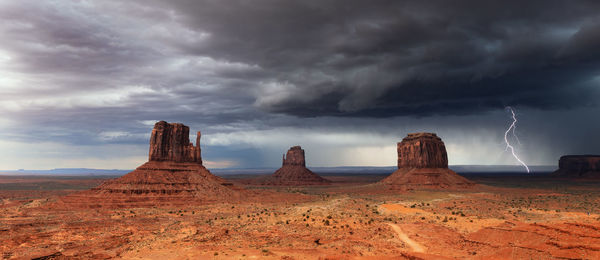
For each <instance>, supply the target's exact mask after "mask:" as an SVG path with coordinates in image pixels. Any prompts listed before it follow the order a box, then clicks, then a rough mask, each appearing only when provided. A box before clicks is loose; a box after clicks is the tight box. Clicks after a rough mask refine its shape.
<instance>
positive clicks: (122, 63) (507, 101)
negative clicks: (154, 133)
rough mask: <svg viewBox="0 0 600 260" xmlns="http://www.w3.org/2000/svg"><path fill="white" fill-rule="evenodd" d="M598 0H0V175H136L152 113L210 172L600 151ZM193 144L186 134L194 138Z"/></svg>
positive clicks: (547, 158) (493, 160)
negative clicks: (406, 152)
mask: <svg viewBox="0 0 600 260" xmlns="http://www.w3.org/2000/svg"><path fill="white" fill-rule="evenodd" d="M598 10H600V1H577V0H564V1H553V0H544V1H536V0H532V1H513V0H506V1H485V0H477V1H475V0H474V1H460V0H459V1H445V0H432V1H383V0H371V1H355V0H319V1H312V0H302V1H300V0H289V1H279V0H252V1H249V0H226V1H222V0H193V1H192V0H171V1H153V0H130V1H112V0H103V1H84V0H79V1H76V0H73V1H68V0H62V1H47V0H19V1H12V0H0V35H1V40H0V170H11V169H52V168H71V167H77V168H80V167H87V168H102V169H132V168H135V167H136V166H138V165H140V164H141V163H143V162H144V161H146V160H147V156H148V142H149V136H150V132H151V130H152V127H153V125H154V123H155V122H156V121H159V120H165V121H168V122H181V123H184V124H186V125H188V126H190V130H191V132H193V133H195V132H196V131H202V140H201V145H202V154H203V159H204V161H205V165H206V166H208V167H209V168H224V167H239V168H247V167H277V166H279V164H280V163H281V155H282V154H283V153H284V152H285V151H286V150H287V149H288V148H289V147H290V146H293V145H301V146H302V147H303V148H304V149H305V150H306V156H307V165H308V166H391V165H395V164H396V159H397V154H396V143H397V142H399V141H401V140H402V138H403V137H404V136H406V134H407V133H410V132H422V131H424V132H435V133H437V134H438V135H439V136H440V137H441V138H442V139H443V141H444V142H445V144H446V148H447V150H448V157H449V163H450V164H453V165H458V164H478V165H496V164H502V165H517V164H518V162H517V161H516V160H515V159H514V158H513V157H512V156H511V155H510V153H509V152H507V151H506V149H505V148H506V145H505V143H504V139H503V138H504V131H505V130H506V129H507V128H508V126H509V125H510V123H511V118H510V113H509V112H508V111H507V110H506V107H507V106H510V107H512V108H513V109H515V111H516V114H517V118H518V123H517V128H516V134H517V135H518V136H519V141H520V144H519V143H518V142H517V140H516V139H514V138H511V139H510V141H511V142H513V144H515V148H516V150H517V153H518V155H519V156H520V157H521V158H522V159H523V161H525V162H526V163H528V164H530V165H556V164H557V162H558V159H559V157H560V156H561V155H565V154H600V138H598V133H599V132H600V120H598V119H599V117H598V115H599V112H600V107H599V104H598V100H599V98H600V48H599V47H598V46H600V12H598ZM191 139H192V140H195V137H194V136H192V137H191Z"/></svg>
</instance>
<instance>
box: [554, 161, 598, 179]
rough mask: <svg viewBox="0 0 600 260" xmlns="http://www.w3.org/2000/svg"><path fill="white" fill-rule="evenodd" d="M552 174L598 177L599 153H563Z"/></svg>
mask: <svg viewBox="0 0 600 260" xmlns="http://www.w3.org/2000/svg"><path fill="white" fill-rule="evenodd" d="M553 174H554V175H557V176H566V177H575V178H600V155H565V156H562V157H560V160H558V170H556V171H555V172H554V173H553Z"/></svg>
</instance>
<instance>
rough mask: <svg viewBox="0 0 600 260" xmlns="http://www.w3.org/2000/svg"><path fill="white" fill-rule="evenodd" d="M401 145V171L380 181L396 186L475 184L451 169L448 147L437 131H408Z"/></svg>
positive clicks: (408, 187)
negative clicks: (435, 132) (409, 132)
mask: <svg viewBox="0 0 600 260" xmlns="http://www.w3.org/2000/svg"><path fill="white" fill-rule="evenodd" d="M397 147H398V170H396V171H395V172H393V173H392V174H391V175H390V176H388V177H386V178H385V179H383V180H381V181H380V183H383V184H387V185H390V186H391V187H392V189H400V190H410V189H419V188H425V189H437V188H466V187H471V186H473V185H474V183H473V182H471V181H469V180H467V179H465V178H464V177H462V176H460V175H458V174H456V173H455V172H454V171H452V170H450V169H448V155H447V153H446V146H445V145H444V142H442V139H441V138H439V137H438V136H437V135H436V134H434V133H412V134H408V136H406V137H405V138H404V139H402V142H400V143H398V146H397Z"/></svg>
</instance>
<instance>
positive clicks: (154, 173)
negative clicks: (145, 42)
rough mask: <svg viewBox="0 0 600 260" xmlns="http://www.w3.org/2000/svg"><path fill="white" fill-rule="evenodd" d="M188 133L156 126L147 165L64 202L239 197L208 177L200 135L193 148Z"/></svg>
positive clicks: (176, 127) (125, 202) (221, 181)
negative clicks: (203, 162)
mask: <svg viewBox="0 0 600 260" xmlns="http://www.w3.org/2000/svg"><path fill="white" fill-rule="evenodd" d="M189 131H190V129H189V127H187V126H185V125H183V124H180V123H167V122H165V121H160V122H158V123H156V124H155V125H154V129H152V135H151V137H150V151H149V156H148V162H146V163H144V164H142V165H141V166H139V167H138V168H136V169H135V170H134V171H132V172H130V173H128V174H126V175H124V176H122V177H120V178H117V179H113V180H109V181H106V182H104V183H103V184H101V185H100V186H98V187H96V188H93V189H92V190H90V191H85V192H82V193H78V194H73V195H70V196H67V197H66V198H64V199H63V201H65V202H75V201H78V200H79V201H81V202H82V203H87V202H89V203H91V204H97V203H98V204H110V205H127V206H131V205H132V204H134V205H136V206H154V205H157V204H187V203H190V202H213V201H222V200H227V199H233V198H238V197H240V192H242V189H240V188H237V187H234V186H233V185H231V183H228V182H226V181H225V180H224V179H222V178H220V177H218V176H215V175H213V174H211V173H210V172H209V171H208V170H207V169H206V168H205V167H204V166H203V165H202V155H201V152H200V137H201V134H200V132H198V134H197V136H196V145H195V146H194V144H192V143H190V139H189ZM90 199H92V200H90ZM90 206H92V205H90Z"/></svg>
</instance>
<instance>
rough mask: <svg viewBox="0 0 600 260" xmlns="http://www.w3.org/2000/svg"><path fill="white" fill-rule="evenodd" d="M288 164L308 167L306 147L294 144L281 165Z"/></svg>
mask: <svg viewBox="0 0 600 260" xmlns="http://www.w3.org/2000/svg"><path fill="white" fill-rule="evenodd" d="M286 165H298V166H304V167H306V161H305V159H304V149H302V147H300V146H292V147H291V148H290V149H289V150H288V151H287V154H285V155H284V156H283V163H282V165H281V166H286Z"/></svg>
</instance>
